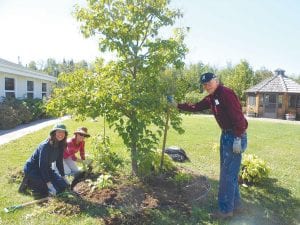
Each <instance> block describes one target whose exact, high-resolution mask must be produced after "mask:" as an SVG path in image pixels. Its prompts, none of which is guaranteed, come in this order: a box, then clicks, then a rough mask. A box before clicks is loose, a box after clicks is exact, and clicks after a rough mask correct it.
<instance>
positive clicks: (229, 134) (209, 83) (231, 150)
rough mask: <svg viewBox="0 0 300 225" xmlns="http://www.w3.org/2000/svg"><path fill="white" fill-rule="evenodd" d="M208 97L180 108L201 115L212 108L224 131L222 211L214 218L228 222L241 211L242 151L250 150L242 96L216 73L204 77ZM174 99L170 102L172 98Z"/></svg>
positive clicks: (202, 79) (216, 213) (220, 186)
mask: <svg viewBox="0 0 300 225" xmlns="http://www.w3.org/2000/svg"><path fill="white" fill-rule="evenodd" d="M200 83H201V84H202V85H203V87H204V89H205V91H206V92H207V93H208V95H207V96H206V97H205V98H203V99H202V100H201V101H200V102H198V103H196V104H188V103H184V104H177V107H178V109H181V110H184V111H189V112H197V111H202V110H205V109H210V110H211V111H212V113H213V114H214V116H215V119H216V121H217V123H218V124H219V126H220V128H221V129H222V135H221V138H220V183H219V193H218V205H219V210H218V211H216V212H214V213H212V214H211V217H212V218H218V219H226V218H229V217H232V216H233V213H234V212H237V211H239V210H241V207H242V206H241V198H240V192H239V184H238V174H239V171H240V165H241V159H242V155H241V154H242V152H244V151H245V150H246V147H247V134H246V129H247V127H248V122H247V120H246V119H245V117H244V115H243V112H242V107H241V104H240V102H239V99H238V97H237V96H236V94H235V93H234V91H233V90H231V89H229V88H227V87H225V86H223V85H221V84H219V81H218V80H217V78H216V76H215V74H213V73H205V74H202V75H201V77H200ZM168 100H170V99H168Z"/></svg>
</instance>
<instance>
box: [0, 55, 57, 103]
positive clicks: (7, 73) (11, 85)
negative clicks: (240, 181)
mask: <svg viewBox="0 0 300 225" xmlns="http://www.w3.org/2000/svg"><path fill="white" fill-rule="evenodd" d="M56 80H57V78H56V77H53V76H49V75H47V74H45V73H41V72H38V71H34V70H31V69H28V68H26V67H24V66H22V65H19V64H16V63H12V62H9V61H7V60H4V59H1V58H0V97H15V98H19V99H23V98H40V99H41V98H43V97H47V96H49V95H50V93H51V90H52V86H53V85H54V84H55V83H56Z"/></svg>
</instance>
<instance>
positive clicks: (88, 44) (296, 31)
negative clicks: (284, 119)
mask: <svg viewBox="0 0 300 225" xmlns="http://www.w3.org/2000/svg"><path fill="white" fill-rule="evenodd" d="M78 2H79V3H80V4H82V3H83V2H84V0H79V1H77V0H22V1H19V0H1V1H0V27H1V35H0V58H4V59H7V60H10V61H13V62H17V59H18V56H20V58H21V61H22V63H23V64H26V63H28V62H29V61H30V60H35V61H39V60H46V59H47V58H49V57H52V58H55V59H56V60H57V61H62V59H63V58H66V59H71V58H73V59H74V60H75V61H78V60H81V59H85V60H87V61H91V60H93V59H94V58H95V57H96V56H101V53H100V52H99V51H98V50H97V42H96V40H87V39H84V38H83V37H82V35H81V34H80V32H79V24H78V23H77V22H76V20H75V19H74V18H73V17H72V16H71V11H72V6H73V5H74V4H75V3H78ZM171 2H172V6H173V7H176V8H180V9H181V10H182V12H183V13H184V16H183V18H181V19H180V20H179V21H178V22H177V25H179V26H188V27H190V28H191V29H190V32H189V33H188V35H187V37H186V44H187V46H188V48H189V49H190V51H189V53H188V54H187V56H186V62H187V63H197V62H199V61H202V62H204V63H209V64H211V65H215V66H217V67H219V68H222V67H225V66H226V65H227V63H232V64H236V63H238V62H239V61H240V60H241V59H246V60H247V61H248V62H249V63H250V65H251V66H252V68H253V69H254V70H256V69H260V68H261V67H266V68H267V69H269V70H272V71H274V70H275V69H277V68H282V69H285V70H286V74H287V75H300V13H299V12H300V1H298V0H251V1H250V0H209V1H208V0H173V1H171Z"/></svg>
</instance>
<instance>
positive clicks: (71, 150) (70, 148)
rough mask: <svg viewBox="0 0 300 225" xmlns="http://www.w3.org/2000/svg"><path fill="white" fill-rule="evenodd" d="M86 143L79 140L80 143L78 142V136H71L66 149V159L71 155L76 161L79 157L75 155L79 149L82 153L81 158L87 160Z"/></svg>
mask: <svg viewBox="0 0 300 225" xmlns="http://www.w3.org/2000/svg"><path fill="white" fill-rule="evenodd" d="M84 144H85V142H84V141H82V142H79V143H78V144H76V138H75V137H74V138H70V139H68V141H67V147H66V149H65V151H64V159H66V158H69V157H71V158H72V159H73V160H74V161H76V160H77V157H76V155H75V153H77V152H78V151H79V153H80V158H81V159H82V160H85V152H84Z"/></svg>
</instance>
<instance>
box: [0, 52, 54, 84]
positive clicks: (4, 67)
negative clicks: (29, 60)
mask: <svg viewBox="0 0 300 225" xmlns="http://www.w3.org/2000/svg"><path fill="white" fill-rule="evenodd" d="M0 72H3V73H8V74H13V75H19V76H24V77H31V78H37V79H41V80H47V81H52V82H56V80H57V78H56V77H53V76H49V75H48V74H45V73H41V72H38V71H34V70H31V69H28V68H26V67H24V66H22V65H19V64H16V63H13V62H9V61H7V60H5V59H1V58H0Z"/></svg>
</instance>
